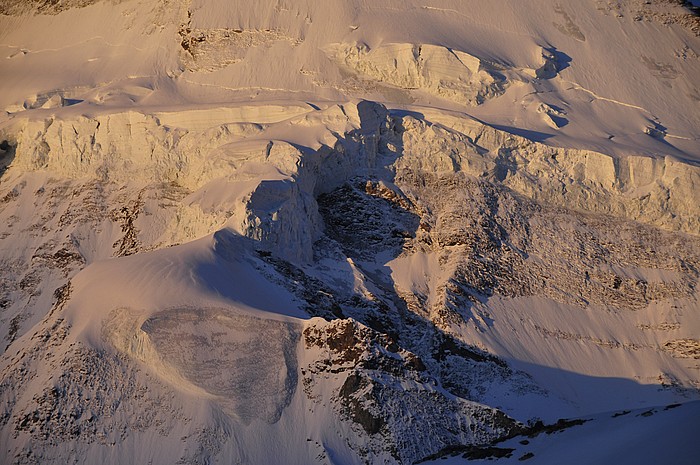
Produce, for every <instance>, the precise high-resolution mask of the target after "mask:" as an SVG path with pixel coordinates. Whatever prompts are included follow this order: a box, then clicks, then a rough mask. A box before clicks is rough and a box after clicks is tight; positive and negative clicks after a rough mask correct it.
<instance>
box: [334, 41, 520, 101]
mask: <svg viewBox="0 0 700 465" xmlns="http://www.w3.org/2000/svg"><path fill="white" fill-rule="evenodd" d="M329 54H330V55H331V56H332V57H333V58H334V59H335V60H337V61H338V62H340V63H341V64H343V65H344V66H346V67H348V68H350V69H352V70H353V71H355V72H357V73H359V74H360V76H361V77H364V78H365V79H372V80H377V81H380V82H384V83H387V84H391V85H393V86H396V87H399V88H402V89H422V90H426V91H428V92H430V93H433V94H435V95H438V96H440V97H444V98H448V99H452V100H455V101H458V102H460V103H465V104H469V105H478V104H480V103H483V102H484V100H486V99H487V98H491V97H495V96H498V95H500V94H502V93H503V91H504V88H505V87H506V86H507V85H508V82H507V81H506V79H505V77H503V75H501V74H500V73H499V72H498V68H497V67H495V66H493V65H489V64H487V63H483V62H482V61H481V60H479V59H478V58H476V57H474V56H471V55H469V54H467V53H464V52H461V51H458V50H450V49H448V48H446V47H440V46H436V45H429V44H425V45H421V44H401V43H398V44H384V45H382V46H380V47H378V48H376V49H371V50H370V49H369V47H367V46H366V45H363V44H335V45H333V46H331V47H329Z"/></svg>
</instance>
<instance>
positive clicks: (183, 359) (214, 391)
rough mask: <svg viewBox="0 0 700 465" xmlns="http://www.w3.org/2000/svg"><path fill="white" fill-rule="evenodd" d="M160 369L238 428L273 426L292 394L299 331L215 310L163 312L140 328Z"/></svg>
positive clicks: (152, 317)
mask: <svg viewBox="0 0 700 465" xmlns="http://www.w3.org/2000/svg"><path fill="white" fill-rule="evenodd" d="M140 330H141V331H143V332H144V333H145V334H146V337H147V338H148V339H149V340H150V343H151V344H152V345H153V350H154V351H155V352H156V353H157V354H158V357H159V358H160V360H161V361H162V363H164V364H165V365H166V366H171V367H172V369H173V370H175V371H176V372H177V373H178V374H180V376H182V377H183V378H185V379H186V380H187V381H189V382H190V383H192V384H194V385H195V386H198V387H200V388H202V389H203V390H204V391H206V392H207V393H209V394H211V395H213V396H215V398H216V399H217V401H218V402H219V403H220V404H222V405H223V406H224V409H225V410H226V411H227V412H230V413H231V414H233V415H235V416H236V417H238V418H240V419H241V420H242V421H243V423H244V424H248V423H250V422H251V421H252V420H253V419H254V418H260V419H262V420H264V421H266V422H268V423H275V422H276V421H278V420H279V418H280V416H281V415H282V410H283V409H284V408H285V407H287V406H288V405H289V403H290V402H291V399H292V396H293V395H294V392H295V391H296V388H297V359H296V357H297V355H296V342H297V340H298V337H299V335H298V333H299V329H297V328H294V326H292V325H290V324H287V323H282V322H278V321H274V320H264V319H261V318H255V317H249V316H237V315H231V314H228V313H227V312H226V311H224V310H217V309H174V310H165V311H162V312H159V313H156V314H154V315H153V316H151V317H150V318H148V319H147V320H146V321H145V322H144V323H143V324H142V325H141V328H140Z"/></svg>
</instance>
